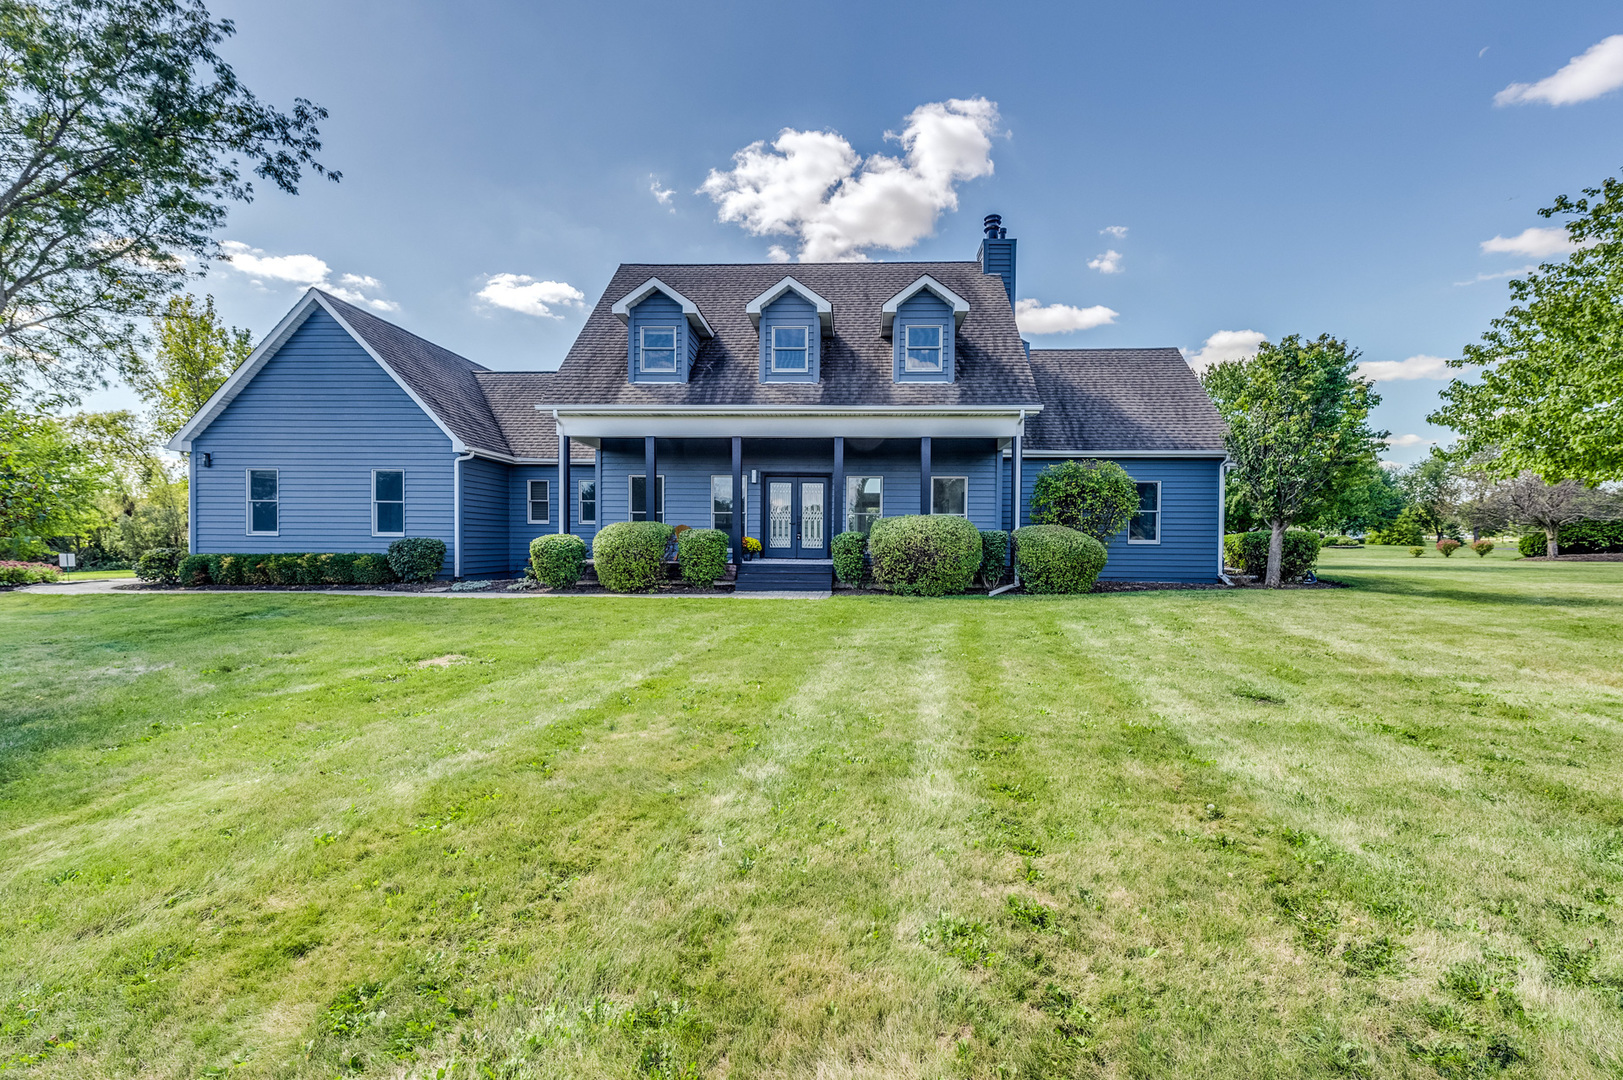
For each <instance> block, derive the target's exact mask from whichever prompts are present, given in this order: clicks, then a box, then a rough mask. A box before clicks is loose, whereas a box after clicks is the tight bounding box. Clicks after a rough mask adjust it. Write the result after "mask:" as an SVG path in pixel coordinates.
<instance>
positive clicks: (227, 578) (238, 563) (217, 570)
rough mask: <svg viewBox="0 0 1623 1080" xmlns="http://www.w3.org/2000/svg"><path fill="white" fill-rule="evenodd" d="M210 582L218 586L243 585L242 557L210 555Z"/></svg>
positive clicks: (208, 557)
mask: <svg viewBox="0 0 1623 1080" xmlns="http://www.w3.org/2000/svg"><path fill="white" fill-rule="evenodd" d="M207 559H208V561H209V580H210V581H212V582H214V584H216V585H241V584H242V556H241V555H209V556H207Z"/></svg>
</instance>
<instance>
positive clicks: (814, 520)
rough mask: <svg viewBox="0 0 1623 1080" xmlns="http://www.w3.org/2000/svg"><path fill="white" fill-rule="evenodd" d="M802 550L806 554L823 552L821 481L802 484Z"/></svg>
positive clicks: (809, 481) (808, 481) (803, 481)
mask: <svg viewBox="0 0 1623 1080" xmlns="http://www.w3.org/2000/svg"><path fill="white" fill-rule="evenodd" d="M800 549H801V551H804V552H810V551H821V550H823V482H822V481H821V480H802V481H801V483H800Z"/></svg>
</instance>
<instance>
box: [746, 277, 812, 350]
mask: <svg viewBox="0 0 1623 1080" xmlns="http://www.w3.org/2000/svg"><path fill="white" fill-rule="evenodd" d="M786 292H793V293H796V294H798V295H799V296H800V297H801V299H803V300H805V301H806V302H807V303H809V304H810V305H811V306H812V307H814V308H816V309H817V321H818V322H820V323H822V324H823V336H824V337H833V336H834V305H833V304H830V303H829V302H828V301H827V300H824V299H823V298H822V297H821V296H818V295H817V294H816V293H815V292H813V291H812V290H811V289H809V288H807V287H806V286H804V285H802V284H801V283H800V282H798V281H796V280H795V279H794V278H792V277H786V278H784V279H783V280H782V281H780V282H778V283H777V284H776V285H774V286H772V287H771V288H770V289H768V290H767V291H766V292H764V293H762V294H761V295H760V296H757V297H756V298H755V299H754V300H751V301H750V302H749V303H747V304H745V305H744V314H746V315H748V316H749V317H750V325H751V326H753V327H755V328H756V329H757V330H759V329H760V328H761V310H762V309H763V308H766V307H769V306H770V305H771V304H772V302H773V301H775V300H777V299H778V297H780V296H782V295H783V294H784V293H786Z"/></svg>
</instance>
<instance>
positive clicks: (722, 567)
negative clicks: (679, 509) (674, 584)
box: [676, 529, 729, 589]
mask: <svg viewBox="0 0 1623 1080" xmlns="http://www.w3.org/2000/svg"><path fill="white" fill-rule="evenodd" d="M728 543H729V539H728V536H727V534H726V533H724V532H722V531H721V530H720V529H689V530H688V531H687V532H684V533H683V534H682V535H681V536H680V537H678V538H677V541H676V567H677V569H678V570H680V571H681V572H682V580H683V581H685V582H687V583H688V584H689V585H692V586H694V587H695V588H699V589H708V588H710V587H711V586H712V585H714V584H715V583H716V582H718V581H720V580H721V579H722V578H723V577H725V576H726V574H727V544H728Z"/></svg>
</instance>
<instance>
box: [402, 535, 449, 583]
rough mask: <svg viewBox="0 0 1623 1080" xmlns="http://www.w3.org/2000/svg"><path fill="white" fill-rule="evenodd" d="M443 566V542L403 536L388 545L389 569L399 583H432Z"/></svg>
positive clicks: (430, 538) (427, 537)
mask: <svg viewBox="0 0 1623 1080" xmlns="http://www.w3.org/2000/svg"><path fill="white" fill-rule="evenodd" d="M444 565H445V541H444V540H437V539H435V538H434V537H432V536H403V537H401V538H400V539H399V540H396V541H395V542H394V543H392V544H390V545H389V569H391V570H393V571H394V572H395V574H396V576H398V577H399V578H400V580H401V581H433V580H434V577H435V575H437V574H438V573H439V572H440V567H442V566H444Z"/></svg>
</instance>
